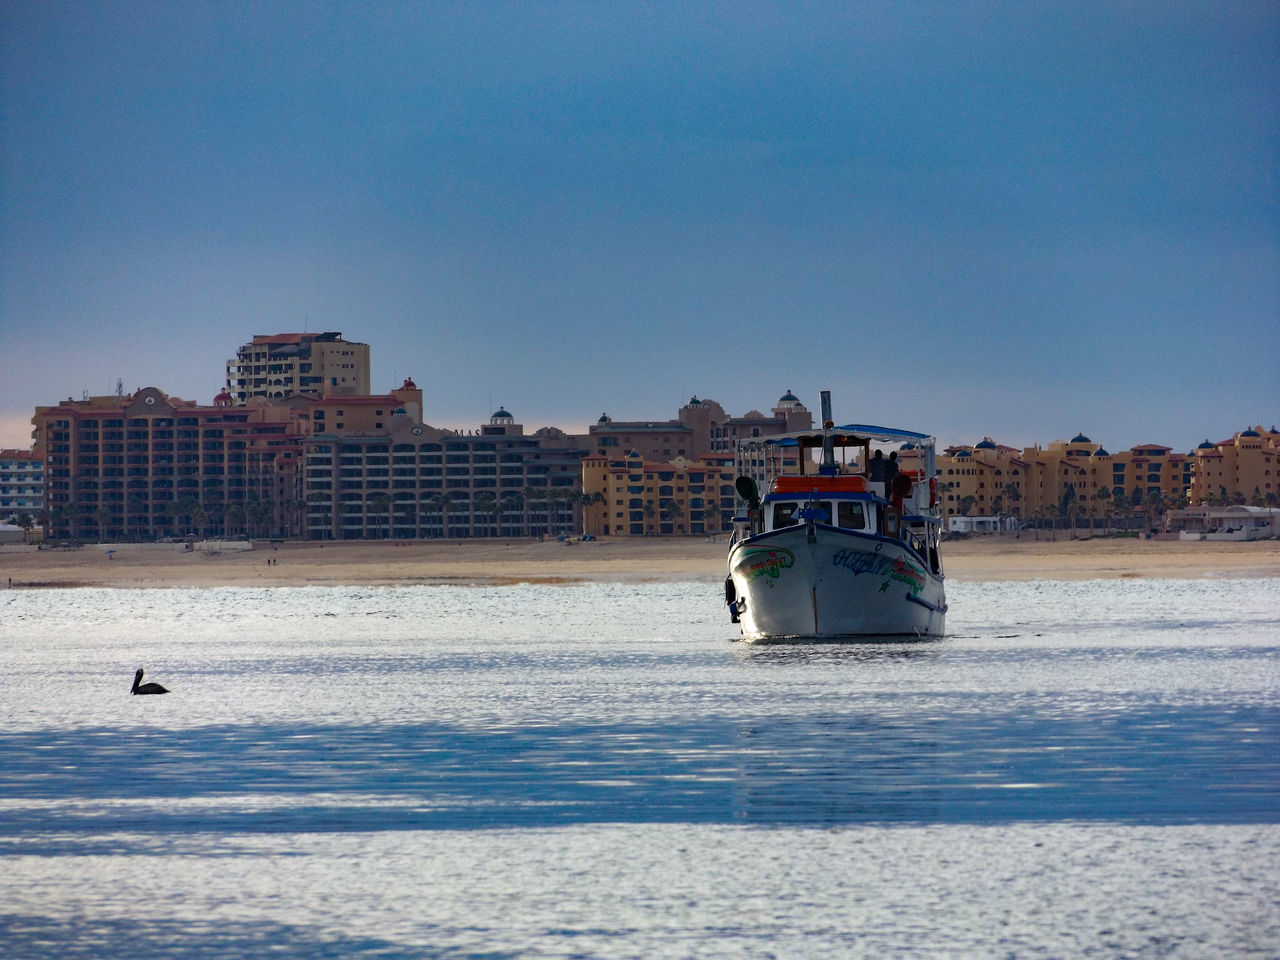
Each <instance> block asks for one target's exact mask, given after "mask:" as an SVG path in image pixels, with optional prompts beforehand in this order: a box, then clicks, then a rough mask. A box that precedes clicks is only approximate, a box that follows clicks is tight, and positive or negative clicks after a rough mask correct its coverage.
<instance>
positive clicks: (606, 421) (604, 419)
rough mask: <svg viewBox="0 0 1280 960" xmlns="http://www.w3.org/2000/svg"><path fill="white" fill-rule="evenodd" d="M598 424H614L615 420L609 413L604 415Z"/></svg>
mask: <svg viewBox="0 0 1280 960" xmlns="http://www.w3.org/2000/svg"><path fill="white" fill-rule="evenodd" d="M596 423H613V419H612V418H611V417H610V416H609V415H608V414H607V413H602V414H600V419H599V420H597V421H596Z"/></svg>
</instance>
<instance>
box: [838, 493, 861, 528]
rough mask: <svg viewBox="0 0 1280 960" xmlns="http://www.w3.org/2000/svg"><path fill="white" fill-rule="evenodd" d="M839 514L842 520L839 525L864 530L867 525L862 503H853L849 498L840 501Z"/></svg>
mask: <svg viewBox="0 0 1280 960" xmlns="http://www.w3.org/2000/svg"><path fill="white" fill-rule="evenodd" d="M837 516H838V519H839V521H840V523H839V526H842V527H846V528H848V529H850V530H863V529H865V528H866V526H867V517H866V513H865V512H864V511H863V509H862V504H860V503H851V502H850V501H848V500H842V501H840V511H839V513H838V514H837Z"/></svg>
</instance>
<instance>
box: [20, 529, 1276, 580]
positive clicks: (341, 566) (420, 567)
mask: <svg viewBox="0 0 1280 960" xmlns="http://www.w3.org/2000/svg"><path fill="white" fill-rule="evenodd" d="M110 548H111V549H113V550H114V551H115V553H114V554H113V555H112V556H111V557H110V558H108V556H107V553H106V549H107V548H106V547H97V546H87V547H81V548H79V549H74V550H67V549H46V550H39V551H34V550H33V551H26V552H20V553H14V552H3V553H0V588H2V587H3V586H5V585H7V582H9V581H11V582H12V585H13V587H14V588H36V587H71V586H101V587H215V586H286V587H287V586H316V585H320V586H339V585H342V586H358V585H395V584H400V585H404V584H442V583H460V584H480V583H483V584H504V583H573V582H580V581H623V582H625V581H661V580H710V581H718V580H720V579H722V578H723V576H724V574H725V555H726V551H727V543H726V542H725V540H724V538H721V539H720V540H719V542H715V543H712V542H708V541H706V540H704V539H702V538H690V539H681V540H677V539H657V538H654V539H617V540H601V541H595V542H587V543H574V544H571V545H566V544H564V543H560V542H558V541H551V540H549V541H546V542H542V543H539V542H537V541H530V540H510V541H506V540H503V541H453V540H450V541H439V540H436V541H426V542H411V543H388V542H372V543H365V542H353V543H327V544H324V545H323V546H321V545H320V544H318V543H282V544H280V545H279V546H278V547H276V548H273V547H272V546H271V545H270V544H266V543H262V544H257V545H256V546H255V549H253V550H251V551H247V552H239V553H235V552H230V551H222V552H219V553H216V554H208V553H203V552H182V551H180V550H177V551H175V550H162V549H157V548H155V547H148V546H140V545H131V544H113V545H110ZM943 562H944V565H945V567H946V572H947V576H948V578H950V579H952V580H965V581H991V580H1036V579H1046V580H1094V579H1113V578H1124V577H1167V578H1175V579H1195V578H1201V577H1280V541H1276V540H1269V541H1259V542H1254V543H1220V542H1198V541H1176V540H1135V539H1119V538H1115V539H1112V538H1098V539H1089V540H1070V539H1065V538H1060V539H1058V540H1056V541H1055V540H1050V539H1048V538H1046V537H1044V536H1042V537H1041V539H1040V540H1036V539H1034V538H1028V537H1027V536H1026V535H1025V534H1024V535H1023V536H1022V537H1021V538H1018V539H1015V538H1013V537H1011V536H1008V537H999V536H989V537H974V538H970V539H965V540H957V541H949V542H947V543H945V544H944V545H943Z"/></svg>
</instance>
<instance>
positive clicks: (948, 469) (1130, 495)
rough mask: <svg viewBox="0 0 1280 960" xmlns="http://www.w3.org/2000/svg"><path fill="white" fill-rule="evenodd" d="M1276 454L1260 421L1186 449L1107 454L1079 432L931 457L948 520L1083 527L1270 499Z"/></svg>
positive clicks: (1150, 447) (1278, 449)
mask: <svg viewBox="0 0 1280 960" xmlns="http://www.w3.org/2000/svg"><path fill="white" fill-rule="evenodd" d="M1278 455H1280V434H1277V433H1276V432H1275V431H1274V430H1271V431H1264V430H1262V428H1261V427H1258V428H1253V429H1249V430H1244V431H1241V432H1240V433H1237V434H1236V435H1235V436H1233V437H1232V438H1231V439H1230V440H1224V441H1220V442H1218V443H1210V442H1209V441H1205V442H1204V443H1202V444H1201V445H1200V447H1199V448H1198V449H1196V450H1194V451H1192V452H1191V453H1185V454H1183V453H1176V452H1174V451H1173V450H1172V448H1170V447H1166V446H1161V445H1160V444H1141V445H1139V446H1136V447H1133V448H1131V449H1129V450H1124V451H1120V452H1118V453H1114V454H1112V453H1110V452H1108V451H1107V450H1106V449H1105V448H1104V447H1102V446H1100V445H1098V444H1097V443H1095V442H1094V441H1092V440H1090V439H1089V437H1087V436H1085V435H1084V434H1079V435H1077V436H1076V437H1074V438H1073V439H1071V440H1069V441H1064V440H1058V441H1055V442H1054V443H1051V444H1049V445H1048V446H1047V447H1038V446H1037V447H1026V448H1023V449H1022V450H1017V449H1014V448H1012V447H1007V446H1003V445H1001V444H997V443H995V442H994V441H992V440H991V438H989V437H984V438H983V440H982V441H981V442H979V443H977V444H974V445H973V446H956V447H949V448H947V450H946V451H945V452H944V454H943V455H941V456H939V457H938V483H939V495H940V499H941V502H942V506H943V511H944V516H947V517H953V516H959V517H968V516H975V517H980V516H989V517H1016V518H1019V519H1021V520H1023V521H1026V520H1047V519H1061V520H1070V521H1072V522H1075V523H1084V524H1086V525H1090V526H1096V525H1098V524H1099V523H1103V524H1107V523H1110V522H1111V521H1112V520H1113V519H1119V518H1122V517H1127V516H1129V515H1130V514H1138V515H1146V514H1149V513H1151V512H1162V511H1163V510H1164V509H1166V508H1169V507H1177V506H1185V505H1187V504H1197V503H1207V502H1216V503H1222V504H1225V503H1228V502H1232V501H1233V500H1234V501H1235V502H1238V503H1246V502H1247V503H1251V504H1254V505H1256V506H1265V505H1274V504H1275V502H1276V499H1275V498H1276V494H1277V486H1276V484H1277V475H1276V471H1277V464H1278V463H1280V460H1278V459H1277V456H1278ZM1268 496H1270V497H1271V499H1270V500H1268Z"/></svg>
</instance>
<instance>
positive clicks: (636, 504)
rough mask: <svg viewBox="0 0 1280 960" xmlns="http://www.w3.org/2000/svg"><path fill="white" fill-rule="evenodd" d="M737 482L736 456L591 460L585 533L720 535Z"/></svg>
mask: <svg viewBox="0 0 1280 960" xmlns="http://www.w3.org/2000/svg"><path fill="white" fill-rule="evenodd" d="M734 479H735V475H734V469H733V458H732V457H731V456H708V457H704V458H702V459H699V460H690V459H687V458H685V457H676V458H674V459H672V460H664V461H653V460H645V459H644V457H642V456H641V455H640V454H639V453H638V452H634V451H633V452H631V453H630V454H628V455H626V456H624V457H618V458H615V459H610V458H608V457H602V456H599V455H598V454H596V455H591V456H588V457H586V458H585V459H584V460H583V461H582V492H583V501H584V502H585V503H586V506H585V508H584V511H583V530H584V532H585V533H589V534H592V535H593V536H663V535H675V536H683V535H697V534H703V535H711V534H717V533H720V532H721V531H723V530H726V529H727V528H728V527H729V525H730V520H731V518H732V516H733V510H734V496H735V491H734V485H733V484H734Z"/></svg>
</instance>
